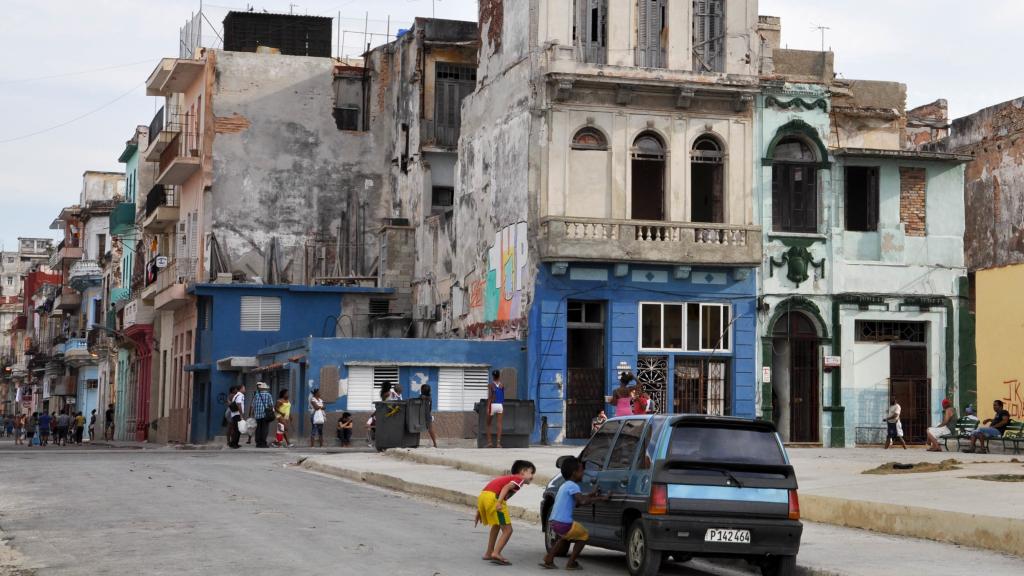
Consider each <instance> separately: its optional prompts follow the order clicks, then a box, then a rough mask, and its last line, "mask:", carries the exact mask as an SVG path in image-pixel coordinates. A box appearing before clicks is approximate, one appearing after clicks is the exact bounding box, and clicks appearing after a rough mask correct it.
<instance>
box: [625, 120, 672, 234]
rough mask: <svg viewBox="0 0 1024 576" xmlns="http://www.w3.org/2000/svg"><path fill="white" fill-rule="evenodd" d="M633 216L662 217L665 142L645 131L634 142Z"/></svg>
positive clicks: (646, 218)
mask: <svg viewBox="0 0 1024 576" xmlns="http://www.w3.org/2000/svg"><path fill="white" fill-rule="evenodd" d="M632 168H633V181H632V194H631V197H632V204H633V205H632V210H631V213H632V218H633V219H634V220H664V219H665V145H664V144H663V143H662V140H661V138H660V137H658V135H657V134H654V133H651V132H644V133H643V134H641V135H639V136H637V138H636V140H634V141H633V150H632Z"/></svg>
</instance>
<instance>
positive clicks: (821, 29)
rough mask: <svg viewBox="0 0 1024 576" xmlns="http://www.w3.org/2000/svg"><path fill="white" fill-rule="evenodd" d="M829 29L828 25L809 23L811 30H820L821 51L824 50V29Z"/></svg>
mask: <svg viewBox="0 0 1024 576" xmlns="http://www.w3.org/2000/svg"><path fill="white" fill-rule="evenodd" d="M831 29H832V28H829V27H828V26H822V25H821V24H818V25H814V24H812V25H811V30H817V31H818V32H821V51H822V52H824V51H825V30H831Z"/></svg>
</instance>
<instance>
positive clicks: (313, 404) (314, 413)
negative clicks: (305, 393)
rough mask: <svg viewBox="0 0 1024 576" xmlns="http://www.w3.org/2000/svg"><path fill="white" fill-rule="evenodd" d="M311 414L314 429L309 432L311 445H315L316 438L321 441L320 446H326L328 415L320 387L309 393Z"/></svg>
mask: <svg viewBox="0 0 1024 576" xmlns="http://www.w3.org/2000/svg"><path fill="white" fill-rule="evenodd" d="M309 414H310V420H311V421H312V424H313V427H312V431H311V432H310V433H309V447H310V448H312V447H313V442H314V441H316V440H319V441H320V447H321V448H323V447H324V422H326V421H327V415H326V414H325V413H324V401H323V400H322V399H320V389H319V388H317V389H315V390H313V393H312V394H310V395H309Z"/></svg>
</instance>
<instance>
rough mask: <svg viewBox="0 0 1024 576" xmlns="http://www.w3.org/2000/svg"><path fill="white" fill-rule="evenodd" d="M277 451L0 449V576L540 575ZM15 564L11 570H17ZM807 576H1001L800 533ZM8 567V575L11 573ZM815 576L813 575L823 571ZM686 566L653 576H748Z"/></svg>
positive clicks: (428, 510) (531, 539)
mask: <svg viewBox="0 0 1024 576" xmlns="http://www.w3.org/2000/svg"><path fill="white" fill-rule="evenodd" d="M301 456H302V455H301V454H297V453H294V452H289V453H287V454H286V453H284V452H280V451H267V452H254V451H240V452H220V451H203V452H182V451H172V450H102V449H98V450H64V449H62V450H57V449H51V448H48V449H46V450H45V451H44V450H39V449H31V450H20V449H14V447H13V446H12V445H10V444H8V443H4V444H3V445H2V447H0V487H2V488H0V540H2V541H5V542H6V545H7V546H8V547H10V548H12V549H13V556H14V557H15V558H16V559H15V560H11V557H12V550H5V549H4V547H3V546H2V545H0V575H2V576H14V575H18V576H22V575H30V574H31V575H39V576H43V575H50V574H61V575H63V574H68V575H76V574H82V575H86V574H88V575H96V574H128V573H141V574H175V575H181V574H215V573H222V574H229V573H231V574H235V573H248V572H252V573H285V572H286V571H299V572H302V573H352V574H369V575H373V574H388V575H394V576H397V575H404V574H408V575H445V576H447V575H467V576H469V575H477V574H487V573H490V572H500V571H505V572H510V571H511V572H514V573H516V574H540V573H544V570H542V569H540V568H539V567H538V566H537V562H536V561H537V560H538V559H539V558H540V556H541V554H542V544H541V539H540V537H539V534H538V532H537V530H536V527H535V526H532V525H526V524H523V523H519V524H518V527H517V531H516V533H515V535H514V536H513V539H512V542H511V544H510V546H509V548H508V549H507V550H506V554H507V556H508V557H509V558H510V559H511V560H512V561H513V562H514V564H515V565H514V566H513V567H512V569H511V570H510V569H508V568H501V567H498V566H492V565H490V564H485V563H483V562H481V561H480V560H479V555H480V553H481V552H482V547H483V543H484V538H485V532H484V530H483V529H482V528H476V529H474V528H473V523H472V514H471V511H470V510H469V509H467V508H459V507H454V506H449V505H442V504H436V503H433V502H428V501H424V500H417V499H412V498H410V497H408V496H406V495H402V494H395V493H389V492H385V491H383V490H378V489H375V488H372V487H368V486H366V485H362V484H356V483H351V482H348V481H345V480H340V479H337V478H333V477H328V476H323V475H319V474H314V473H310V472H307V471H304V470H302V469H300V468H297V467H294V466H291V464H294V463H295V461H296V460H297V459H298V458H301ZM18 557H20V560H17V558H18ZM622 558H623V557H622V556H621V555H618V554H612V553H608V552H603V551H596V550H590V551H587V552H585V553H584V557H583V562H582V563H583V565H584V566H585V567H586V570H587V573H588V574H624V573H625V565H624V563H623V559H622ZM804 560H806V561H807V562H806V563H807V565H809V566H812V567H814V568H815V569H816V570H820V572H818V571H814V572H812V573H829V572H834V573H840V574H881V573H886V572H890V571H891V570H892V569H896V568H898V569H900V570H910V571H915V570H921V569H923V568H925V567H926V566H939V565H947V566H949V565H953V564H954V563H956V564H958V565H970V566H972V567H974V568H975V569H976V570H977V571H980V572H984V573H988V574H1002V573H1008V572H1009V571H1010V570H1011V569H1013V566H1014V565H1015V562H1017V561H1019V559H1012V558H1008V557H1005V556H1000V555H997V554H992V553H986V552H981V551H973V550H967V549H962V548H958V547H954V546H945V545H940V544H935V543H930V542H923V541H915V540H907V539H898V538H892V537H886V536H879V535H875V534H872V533H869V532H861V531H857V530H848V529H840V528H835V527H828V526H822V525H811V524H809V525H807V529H806V531H805V538H804V545H803V549H802V553H801V563H804ZM13 562H18V564H12V563H13ZM826 566H827V568H825V567H826ZM753 573H756V572H755V571H753V570H751V569H749V568H747V567H745V566H743V565H737V564H730V565H727V566H723V565H720V564H719V565H713V564H710V563H704V562H701V563H691V564H686V565H674V566H669V567H668V568H667V569H666V570H665V571H664V572H663V574H668V575H684V574H753Z"/></svg>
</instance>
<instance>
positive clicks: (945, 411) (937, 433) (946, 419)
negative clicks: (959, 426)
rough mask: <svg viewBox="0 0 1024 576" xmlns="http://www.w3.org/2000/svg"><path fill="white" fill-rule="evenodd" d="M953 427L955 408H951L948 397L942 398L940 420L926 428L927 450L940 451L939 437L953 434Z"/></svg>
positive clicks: (954, 425)
mask: <svg viewBox="0 0 1024 576" xmlns="http://www.w3.org/2000/svg"><path fill="white" fill-rule="evenodd" d="M954 428H956V410H954V409H953V403H952V402H950V401H949V398H943V399H942V420H941V421H940V422H939V423H938V424H936V425H935V426H932V427H931V428H929V429H928V433H927V436H928V451H929V452H942V445H940V444H939V438H940V437H942V436H945V435H947V434H953V433H954Z"/></svg>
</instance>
